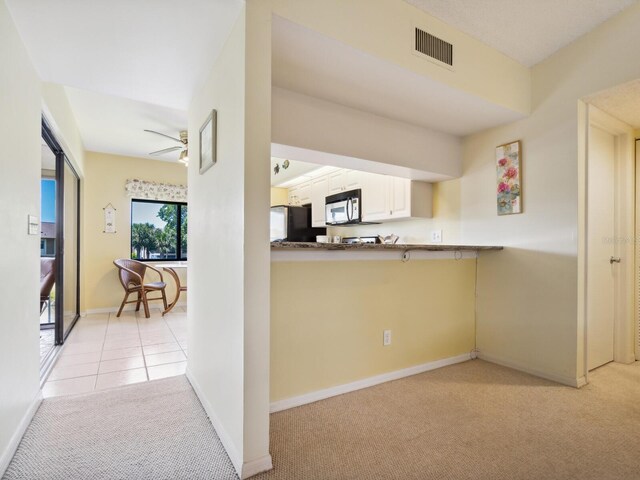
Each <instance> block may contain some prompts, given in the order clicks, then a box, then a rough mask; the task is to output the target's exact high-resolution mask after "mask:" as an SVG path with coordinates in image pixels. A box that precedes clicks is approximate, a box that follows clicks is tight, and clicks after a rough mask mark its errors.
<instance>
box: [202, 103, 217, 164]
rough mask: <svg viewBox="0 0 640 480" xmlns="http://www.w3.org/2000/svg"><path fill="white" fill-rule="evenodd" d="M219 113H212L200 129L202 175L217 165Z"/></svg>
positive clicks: (214, 111) (213, 111) (212, 111)
mask: <svg viewBox="0 0 640 480" xmlns="http://www.w3.org/2000/svg"><path fill="white" fill-rule="evenodd" d="M217 126H218V112H217V111H216V110H211V113H210V114H209V116H208V117H207V119H206V120H205V122H204V123H203V124H202V127H200V174H203V173H204V172H206V171H207V170H209V169H210V168H211V167H213V165H214V164H215V163H216V160H217V159H216V143H217V140H218V139H217Z"/></svg>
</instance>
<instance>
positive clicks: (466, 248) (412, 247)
mask: <svg viewBox="0 0 640 480" xmlns="http://www.w3.org/2000/svg"><path fill="white" fill-rule="evenodd" d="M503 248H504V247H499V246H491V245H424V244H408V243H395V244H387V243H318V242H271V250H272V251H278V250H298V251H299V250H314V251H318V250H357V251H362V250H366V251H372V250H382V251H389V250H395V251H401V252H406V251H426V252H479V251H486V250H502V249H503Z"/></svg>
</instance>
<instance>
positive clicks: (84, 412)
mask: <svg viewBox="0 0 640 480" xmlns="http://www.w3.org/2000/svg"><path fill="white" fill-rule="evenodd" d="M237 478H238V477H237V476H236V474H235V472H234V470H233V466H232V464H231V461H230V460H229V457H228V456H227V454H226V452H225V451H224V448H223V447H222V444H221V443H220V440H219V439H218V436H217V435H216V433H215V430H214V429H213V427H212V425H211V423H210V422H209V420H208V418H207V416H206V414H205V412H204V410H203V408H202V406H201V405H200V402H199V401H198V398H197V397H196V395H195V393H194V392H193V390H192V388H191V385H190V384H189V381H188V380H187V379H186V377H185V376H184V375H182V376H179V377H172V378H168V379H164V380H156V381H152V382H145V383H141V384H137V385H130V386H126V387H121V388H117V389H114V390H107V391H102V392H97V393H90V394H86V395H79V396H72V397H57V398H51V399H45V400H44V401H43V402H42V405H41V407H40V409H39V410H38V412H37V413H36V415H35V417H34V419H33V422H32V423H31V425H30V426H29V428H28V429H27V432H26V434H25V436H24V438H23V440H22V442H21V444H20V446H19V447H18V451H17V452H16V455H15V456H14V458H13V460H12V462H11V464H10V465H9V468H8V470H7V472H6V474H5V476H4V479H5V480H14V479H24V480H45V479H46V480H76V479H77V480H120V479H122V480H124V479H136V480H163V479H166V480H169V479H171V480H175V479H185V480H187V479H193V480H203V479H216V480H223V479H224V480H226V479H237Z"/></svg>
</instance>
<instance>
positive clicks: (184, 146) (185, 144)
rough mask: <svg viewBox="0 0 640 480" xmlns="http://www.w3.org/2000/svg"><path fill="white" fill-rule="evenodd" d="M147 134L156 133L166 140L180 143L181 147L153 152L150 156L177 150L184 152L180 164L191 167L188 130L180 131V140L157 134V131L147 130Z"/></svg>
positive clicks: (181, 154)
mask: <svg viewBox="0 0 640 480" xmlns="http://www.w3.org/2000/svg"><path fill="white" fill-rule="evenodd" d="M145 132H149V133H155V134H156V135H161V136H163V137H166V138H170V139H171V140H173V141H174V142H178V143H179V144H180V145H179V146H175V147H169V148H163V149H162V150H156V151H155V152H151V153H150V154H149V155H163V154H165V153H170V152H175V151H177V150H182V151H181V152H180V158H179V159H178V161H179V162H181V163H184V165H185V167H186V166H188V165H189V137H188V134H187V131H186V130H182V131H180V138H176V137H172V136H170V135H165V134H164V133H160V132H156V131H155V130H146V129H145Z"/></svg>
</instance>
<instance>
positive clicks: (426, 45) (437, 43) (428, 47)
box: [415, 28, 453, 66]
mask: <svg viewBox="0 0 640 480" xmlns="http://www.w3.org/2000/svg"><path fill="white" fill-rule="evenodd" d="M415 50H416V52H419V53H422V54H423V55H426V56H428V57H431V58H433V59H435V60H438V61H439V62H442V63H445V64H447V65H449V66H453V45H451V44H450V43H449V42H445V41H444V40H442V39H441V38H438V37H436V36H433V35H431V34H430V33H429V32H425V31H424V30H420V29H419V28H416V40H415Z"/></svg>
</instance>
